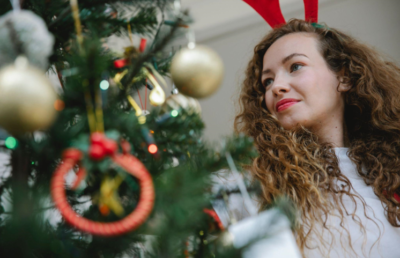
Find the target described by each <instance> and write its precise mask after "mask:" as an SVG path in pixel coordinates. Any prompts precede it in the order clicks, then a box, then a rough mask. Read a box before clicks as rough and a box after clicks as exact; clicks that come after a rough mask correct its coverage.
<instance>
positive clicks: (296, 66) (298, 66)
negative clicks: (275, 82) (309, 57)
mask: <svg viewBox="0 0 400 258" xmlns="http://www.w3.org/2000/svg"><path fill="white" fill-rule="evenodd" d="M302 67H303V65H301V64H292V66H291V67H290V72H295V71H297V70H299V69H300V68H302Z"/></svg>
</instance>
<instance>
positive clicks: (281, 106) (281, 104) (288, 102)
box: [276, 99, 300, 112]
mask: <svg viewBox="0 0 400 258" xmlns="http://www.w3.org/2000/svg"><path fill="white" fill-rule="evenodd" d="M299 101H300V100H297V99H282V100H280V101H278V103H276V111H277V112H281V111H283V110H285V109H288V108H289V107H291V106H293V105H294V104H297V103H298V102H299Z"/></svg>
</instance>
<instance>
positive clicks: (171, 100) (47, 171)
mask: <svg viewBox="0 0 400 258" xmlns="http://www.w3.org/2000/svg"><path fill="white" fill-rule="evenodd" d="M189 26H190V17H189V16H188V13H187V12H186V11H183V10H181V9H180V7H179V1H173V0H129V1H127V0H118V1H114V0H95V1H94V0H79V2H77V1H76V0H70V1H69V0H63V1H54V0H25V1H18V0H16V1H11V2H5V3H3V4H2V5H1V6H0V35H1V36H2V41H1V42H0V126H1V127H2V128H4V129H5V130H2V131H1V133H0V139H1V143H2V144H1V148H0V152H1V155H2V156H1V158H2V162H3V163H4V164H5V165H4V166H1V167H0V169H1V171H0V175H1V178H0V196H1V198H0V219H1V221H0V253H1V257H235V256H240V252H238V251H237V250H235V249H229V248H220V247H221V244H218V243H217V242H218V241H219V240H218V239H220V238H221V237H218V236H219V235H220V233H221V232H223V228H224V226H223V225H222V222H221V220H220V218H219V216H218V215H217V213H216V212H215V211H214V210H213V208H212V203H217V202H218V200H225V199H226V196H227V195H229V191H225V190H223V189H222V190H221V189H220V190H218V191H212V190H211V189H212V175H213V173H214V172H216V171H220V170H221V169H226V168H230V169H231V170H236V167H237V168H238V169H240V168H242V165H246V164H249V163H250V162H251V159H252V157H254V156H255V155H256V153H255V150H254V148H253V144H252V140H251V139H249V138H246V137H244V136H242V135H236V136H231V137H228V138H225V139H223V140H222V141H221V142H220V143H218V144H210V143H207V142H206V141H204V139H203V138H202V130H203V128H204V124H203V122H202V120H201V114H200V113H201V112H200V108H199V104H198V102H197V100H196V99H194V98H191V97H188V96H192V97H205V96H207V95H209V94H211V93H212V92H213V91H215V89H216V88H217V86H218V84H219V82H220V80H221V78H222V68H221V64H220V63H218V57H217V56H216V54H215V53H213V52H212V51H211V50H209V49H207V48H204V47H201V46H196V45H195V42H194V41H193V40H192V39H190V37H189V48H187V49H185V50H183V51H180V52H179V53H178V54H177V55H176V56H175V58H174V55H175V50H176V49H177V48H176V47H175V48H173V47H172V45H171V42H172V41H173V40H174V39H175V38H177V37H182V35H183V36H184V35H185V34H188V33H189V35H190V30H189V29H188V27H189ZM110 36H119V37H125V38H128V39H130V40H129V42H130V43H129V44H128V45H127V46H126V47H125V49H121V51H120V52H123V53H122V54H121V53H115V52H113V51H111V50H110V49H109V47H108V45H107V39H108V38H109V37H110ZM3 39H4V40H3ZM136 39H141V40H140V43H139V44H135V42H134V41H135V40H136ZM193 49H194V50H196V51H190V50H193ZM185 51H186V52H185ZM188 56H189V57H190V58H189V60H191V61H189V62H187V61H184V60H185V58H186V59H187V57H188ZM205 57H206V58H205ZM173 58H174V59H173ZM204 58H205V59H207V58H209V59H210V60H214V61H215V60H217V61H215V62H211V63H210V62H209V63H207V62H204V60H205V59H204ZM199 59H201V60H200V61H199ZM171 61H172V67H171V69H170V66H171ZM194 68H195V69H194ZM207 69H208V70H207ZM210 69H211V70H210ZM46 71H48V73H51V72H52V73H55V74H57V77H58V79H59V83H60V85H61V90H60V91H59V93H58V94H56V93H55V91H54V89H53V85H51V83H50V82H49V81H48V79H47V78H46V76H45V75H44V74H45V72H46ZM170 71H171V73H170ZM210 71H211V72H210ZM201 73H203V74H204V73H206V74H207V80H201V78H204V77H202V76H204V75H202V74H201ZM171 76H172V79H173V81H174V82H175V84H176V86H177V87H178V88H179V90H180V91H181V92H182V93H185V94H186V95H188V96H185V95H182V94H177V91H178V90H177V89H176V88H175V87H173V88H170V86H168V85H167V83H166V82H165V79H164V77H171ZM199 78H200V79H199ZM204 81H206V83H205V82H204ZM139 90H141V93H143V92H144V93H145V95H144V97H143V98H144V99H143V102H144V105H143V103H141V104H140V105H139V104H138V103H137V102H138V101H137V100H138V98H139V99H140V102H142V99H141V95H140V92H139ZM171 90H172V95H171V96H169V97H168V98H166V93H169V91H171ZM147 93H148V94H147ZM135 99H136V100H135ZM140 102H139V103H140ZM147 102H149V103H150V104H152V106H153V107H152V108H151V110H150V111H147V110H146V109H147ZM149 109H150V108H149ZM235 164H236V165H235ZM236 172H237V171H236ZM241 187H242V188H241V190H243V185H241ZM239 188H240V187H239ZM235 191H238V190H237V189H233V190H231V192H235ZM222 203H224V201H222ZM253 212H254V211H253Z"/></svg>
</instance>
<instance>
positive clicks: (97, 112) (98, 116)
mask: <svg viewBox="0 0 400 258" xmlns="http://www.w3.org/2000/svg"><path fill="white" fill-rule="evenodd" d="M70 5H71V10H72V17H73V18H74V24H75V31H76V38H77V41H78V46H79V50H80V52H81V53H83V46H82V45H83V37H82V24H81V20H80V18H79V6H78V0H70ZM82 85H83V88H84V95H85V102H86V112H87V116H88V123H89V129H90V132H91V133H94V132H96V131H97V132H102V133H103V132H104V120H103V107H102V101H101V92H100V89H98V88H96V89H95V90H94V95H95V96H94V106H93V99H92V96H91V94H90V90H89V88H88V86H89V81H88V80H85V81H83V83H82Z"/></svg>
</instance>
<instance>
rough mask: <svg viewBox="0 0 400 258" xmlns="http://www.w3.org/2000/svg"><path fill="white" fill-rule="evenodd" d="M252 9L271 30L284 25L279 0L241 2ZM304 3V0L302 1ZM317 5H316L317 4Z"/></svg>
mask: <svg viewBox="0 0 400 258" xmlns="http://www.w3.org/2000/svg"><path fill="white" fill-rule="evenodd" d="M243 1H245V2H246V3H247V4H248V5H250V6H251V7H253V9H254V10H256V11H257V12H258V13H259V14H260V15H261V17H263V18H264V20H266V21H267V22H268V24H269V25H270V26H271V27H272V28H276V27H278V26H280V25H282V24H285V23H286V21H285V18H284V17H283V14H282V11H281V7H280V5H279V0H243ZM304 2H306V0H304ZM317 4H318V3H317Z"/></svg>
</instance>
